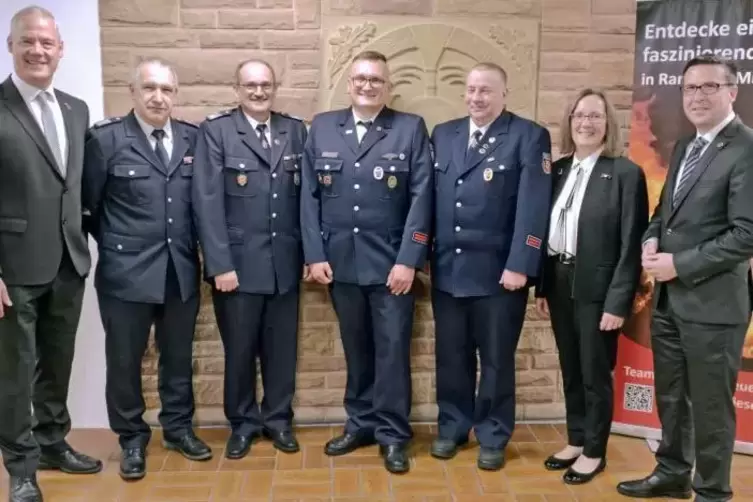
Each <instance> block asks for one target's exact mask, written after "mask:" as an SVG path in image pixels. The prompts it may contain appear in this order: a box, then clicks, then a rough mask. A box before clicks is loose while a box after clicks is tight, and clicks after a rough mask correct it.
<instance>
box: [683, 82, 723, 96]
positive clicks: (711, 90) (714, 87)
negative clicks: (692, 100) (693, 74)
mask: <svg viewBox="0 0 753 502" xmlns="http://www.w3.org/2000/svg"><path fill="white" fill-rule="evenodd" d="M733 85H735V84H730V83H724V84H720V83H717V82H705V83H703V84H701V85H694V84H685V85H681V86H680V89H682V93H683V94H687V95H689V96H692V95H694V94H695V91H697V90H698V89H700V90H701V93H702V94H705V95H706V96H710V95H711V94H716V93H717V92H719V89H721V88H722V87H732V86H733Z"/></svg>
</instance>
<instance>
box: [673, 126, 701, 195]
mask: <svg viewBox="0 0 753 502" xmlns="http://www.w3.org/2000/svg"><path fill="white" fill-rule="evenodd" d="M706 143H708V142H707V141H706V140H705V139H703V138H702V137H700V136H699V137H698V138H696V140H695V141H694V142H693V148H691V149H690V153H689V154H688V157H687V158H686V159H685V166H684V167H683V169H682V172H681V173H680V180H679V181H678V182H677V188H676V189H675V193H674V194H673V196H672V205H676V204H677V201H678V200H680V196H681V195H682V194H683V191H684V190H685V189H686V188H687V186H688V180H690V178H691V176H692V174H693V171H694V170H695V168H696V167H697V166H698V162H699V161H700V160H701V152H702V151H703V147H705V146H706Z"/></svg>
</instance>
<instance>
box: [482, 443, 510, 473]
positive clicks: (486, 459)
mask: <svg viewBox="0 0 753 502" xmlns="http://www.w3.org/2000/svg"><path fill="white" fill-rule="evenodd" d="M504 463H505V451H504V450H499V449H497V448H486V447H483V446H482V447H481V449H480V450H479V452H478V461H477V462H476V464H477V465H478V468H479V469H483V470H485V471H498V470H500V469H501V468H502V466H503V465H504Z"/></svg>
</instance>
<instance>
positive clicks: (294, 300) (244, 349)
mask: <svg viewBox="0 0 753 502" xmlns="http://www.w3.org/2000/svg"><path fill="white" fill-rule="evenodd" d="M213 301H214V309H215V314H216V317H217V325H218V327H219V329H220V336H221V337H222V344H223V346H224V348H225V396H224V402H225V416H226V417H227V419H228V421H229V422H230V427H231V429H232V431H233V433H235V434H239V435H242V436H254V435H257V434H259V433H261V432H262V429H263V428H267V429H268V430H270V431H284V430H289V429H290V428H291V427H292V422H293V396H294V395H295V371H296V361H297V357H298V303H299V295H298V289H295V290H293V291H290V292H287V293H285V294H277V295H261V294H249V293H240V292H231V293H222V292H219V291H217V290H215V291H214V292H213ZM257 357H258V358H259V362H260V363H261V377H262V383H263V385H264V398H263V399H262V402H261V407H260V406H259V405H258V403H257V399H256V358H257Z"/></svg>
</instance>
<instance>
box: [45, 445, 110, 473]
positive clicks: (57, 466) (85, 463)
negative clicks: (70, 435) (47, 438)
mask: <svg viewBox="0 0 753 502" xmlns="http://www.w3.org/2000/svg"><path fill="white" fill-rule="evenodd" d="M39 469H40V470H57V471H62V472H65V473H67V474H96V473H97V472H99V471H101V470H102V461H101V460H97V459H96V458H92V457H90V456H89V455H84V454H83V453H79V452H77V451H76V450H74V449H73V448H71V447H70V446H67V445H66V446H65V447H64V448H63V449H61V450H59V451H53V450H51V449H43V450H42V456H41V458H40V459H39Z"/></svg>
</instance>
